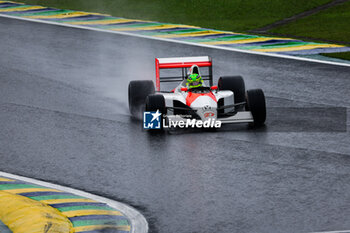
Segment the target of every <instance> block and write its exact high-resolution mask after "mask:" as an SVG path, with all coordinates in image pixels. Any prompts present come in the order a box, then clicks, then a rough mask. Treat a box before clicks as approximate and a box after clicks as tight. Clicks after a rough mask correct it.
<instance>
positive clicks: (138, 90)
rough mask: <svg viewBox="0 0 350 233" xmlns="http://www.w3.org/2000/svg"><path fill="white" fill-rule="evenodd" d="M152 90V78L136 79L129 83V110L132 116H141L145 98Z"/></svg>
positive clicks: (152, 92)
mask: <svg viewBox="0 0 350 233" xmlns="http://www.w3.org/2000/svg"><path fill="white" fill-rule="evenodd" d="M154 92H155V89H154V83H153V81H152V80H136V81H131V82H130V83H129V88H128V97H129V110H130V113H131V115H132V116H133V117H136V118H139V119H141V118H142V111H143V108H144V105H145V101H146V98H147V96H148V95H150V94H154Z"/></svg>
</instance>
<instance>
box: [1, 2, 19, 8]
mask: <svg viewBox="0 0 350 233" xmlns="http://www.w3.org/2000/svg"><path fill="white" fill-rule="evenodd" d="M11 6H22V4H17V3H10V2H5V3H0V8H6V7H11Z"/></svg>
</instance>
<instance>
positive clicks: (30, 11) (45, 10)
mask: <svg viewBox="0 0 350 233" xmlns="http://www.w3.org/2000/svg"><path fill="white" fill-rule="evenodd" d="M50 11H57V9H54V8H43V9H34V10H27V11H8V12H1V13H2V14H8V15H11V14H22V13H23V14H28V13H39V12H50Z"/></svg>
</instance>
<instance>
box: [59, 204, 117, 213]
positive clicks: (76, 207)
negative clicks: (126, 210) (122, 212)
mask: <svg viewBox="0 0 350 233" xmlns="http://www.w3.org/2000/svg"><path fill="white" fill-rule="evenodd" d="M56 209H58V210H59V211H61V212H66V211H73V210H112V211H114V210H115V209H113V208H111V207H108V206H93V205H82V206H68V207H61V208H56Z"/></svg>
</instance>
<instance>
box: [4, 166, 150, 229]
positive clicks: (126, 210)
mask: <svg viewBox="0 0 350 233" xmlns="http://www.w3.org/2000/svg"><path fill="white" fill-rule="evenodd" d="M0 176H4V177H6V178H12V179H16V180H21V181H25V182H29V183H33V184H37V185H40V186H45V187H48V188H53V189H58V190H61V191H64V192H68V193H73V194H75V195H78V196H82V197H85V198H89V199H92V200H95V201H98V202H102V203H106V204H107V205H109V206H111V207H113V208H115V209H117V210H118V211H120V212H122V213H123V214H124V215H125V216H126V217H127V218H128V219H129V220H130V221H131V232H132V233H147V232H148V223H147V221H146V219H145V217H144V216H143V215H142V214H141V213H140V212H138V211H137V210H136V209H134V208H133V207H131V206H128V205H126V204H124V203H121V202H117V201H114V200H111V199H108V198H105V197H101V196H97V195H94V194H90V193H87V192H84V191H80V190H77V189H73V188H68V187H64V186H61V185H57V184H52V183H49V182H45V181H40V180H35V179H32V178H27V177H23V176H18V175H14V174H10V173H6V172H1V171H0Z"/></svg>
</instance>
